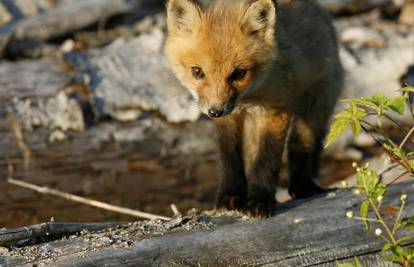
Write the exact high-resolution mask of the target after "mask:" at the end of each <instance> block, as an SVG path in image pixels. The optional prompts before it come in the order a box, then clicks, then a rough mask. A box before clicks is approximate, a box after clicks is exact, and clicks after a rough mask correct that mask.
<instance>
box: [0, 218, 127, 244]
mask: <svg viewBox="0 0 414 267" xmlns="http://www.w3.org/2000/svg"><path fill="white" fill-rule="evenodd" d="M118 225H120V223H65V222H47V223H41V224H36V225H32V226H29V227H21V228H17V229H7V230H0V246H16V245H17V246H23V245H25V244H26V245H27V244H33V243H36V242H35V239H40V240H49V241H50V240H53V239H58V238H62V236H69V235H73V234H76V233H78V232H80V231H82V230H87V231H91V232H93V231H99V230H103V229H107V228H113V227H116V226H118Z"/></svg>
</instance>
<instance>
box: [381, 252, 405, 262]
mask: <svg viewBox="0 0 414 267" xmlns="http://www.w3.org/2000/svg"><path fill="white" fill-rule="evenodd" d="M384 260H386V261H390V262H395V263H399V264H401V262H402V261H403V260H404V259H403V258H402V257H400V256H397V255H394V254H391V255H388V256H386V257H384Z"/></svg>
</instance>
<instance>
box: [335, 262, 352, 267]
mask: <svg viewBox="0 0 414 267" xmlns="http://www.w3.org/2000/svg"><path fill="white" fill-rule="evenodd" d="M336 266H337V267H355V265H353V264H352V263H340V262H337V263H336Z"/></svg>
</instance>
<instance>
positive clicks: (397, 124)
mask: <svg viewBox="0 0 414 267" xmlns="http://www.w3.org/2000/svg"><path fill="white" fill-rule="evenodd" d="M383 116H384V117H385V118H387V119H388V120H389V121H391V122H392V123H394V124H395V125H396V126H397V127H398V129H400V130H401V131H402V132H403V133H404V134H407V130H406V129H404V128H403V127H402V126H401V125H400V124H399V123H398V122H397V121H396V120H394V119H393V118H392V117H391V116H389V115H387V114H383Z"/></svg>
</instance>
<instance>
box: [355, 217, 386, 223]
mask: <svg viewBox="0 0 414 267" xmlns="http://www.w3.org/2000/svg"><path fill="white" fill-rule="evenodd" d="M352 218H353V219H355V220H359V221H368V222H380V221H379V220H377V219H371V218H362V217H358V216H354V217H352Z"/></svg>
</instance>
